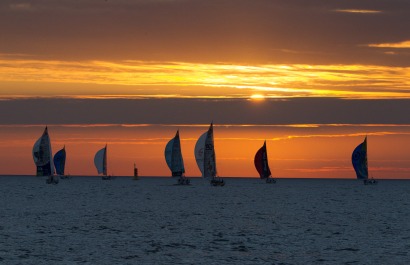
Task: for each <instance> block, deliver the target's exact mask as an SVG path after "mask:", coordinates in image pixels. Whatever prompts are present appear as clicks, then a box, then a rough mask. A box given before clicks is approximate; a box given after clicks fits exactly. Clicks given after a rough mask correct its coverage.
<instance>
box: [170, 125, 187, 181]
mask: <svg viewBox="0 0 410 265" xmlns="http://www.w3.org/2000/svg"><path fill="white" fill-rule="evenodd" d="M165 161H166V162H167V165H168V167H169V169H170V170H171V172H172V176H173V177H177V176H182V174H183V173H185V168H184V160H183V158H182V152H181V142H180V139H179V131H177V133H176V135H175V137H174V138H172V139H171V140H170V141H169V142H168V144H167V145H166V147H165Z"/></svg>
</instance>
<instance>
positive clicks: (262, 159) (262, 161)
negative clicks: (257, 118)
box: [254, 140, 276, 183]
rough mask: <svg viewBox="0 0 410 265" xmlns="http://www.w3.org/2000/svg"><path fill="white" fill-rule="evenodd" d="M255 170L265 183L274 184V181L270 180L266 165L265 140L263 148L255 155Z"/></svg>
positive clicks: (267, 165)
mask: <svg viewBox="0 0 410 265" xmlns="http://www.w3.org/2000/svg"><path fill="white" fill-rule="evenodd" d="M254 163H255V168H256V170H257V171H258V173H259V175H260V178H261V179H266V183H275V182H276V180H275V179H273V178H272V174H271V172H270V168H269V164H268V152H267V150H266V140H265V142H264V143H263V146H262V147H261V148H260V149H259V150H258V151H257V152H256V154H255V160H254Z"/></svg>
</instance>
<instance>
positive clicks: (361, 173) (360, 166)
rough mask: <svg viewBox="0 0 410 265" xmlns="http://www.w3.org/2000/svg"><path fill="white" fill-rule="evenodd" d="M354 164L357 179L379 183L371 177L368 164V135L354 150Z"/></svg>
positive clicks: (366, 182) (365, 182)
mask: <svg viewBox="0 0 410 265" xmlns="http://www.w3.org/2000/svg"><path fill="white" fill-rule="evenodd" d="M352 164H353V168H354V170H355V171H356V176H357V179H359V180H363V183H364V184H365V185H367V184H377V181H376V180H375V179H373V178H372V179H369V170H368V166H367V136H366V137H365V138H364V141H363V143H361V144H359V145H358V146H357V147H356V148H355V149H354V150H353V154H352Z"/></svg>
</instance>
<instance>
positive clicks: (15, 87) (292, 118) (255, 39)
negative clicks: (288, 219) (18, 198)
mask: <svg viewBox="0 0 410 265" xmlns="http://www.w3.org/2000/svg"><path fill="white" fill-rule="evenodd" d="M409 28H410V2H409V1H407V0H360V1H357V0H351V1H349V0H338V1H336V0H312V1H304V0H258V1H255V0H207V1H200V0H116V1H113V0H81V1H77V0H60V1H54V0H37V1H34V0H33V1H28V0H26V1H24V0H3V1H1V2H0V113H2V114H1V116H0V128H1V129H0V136H1V140H0V174H34V172H35V166H34V162H33V161H32V157H31V149H32V146H33V144H34V142H35V141H36V140H37V138H38V137H40V135H41V133H42V131H43V130H44V127H45V126H46V125H47V126H48V127H49V132H50V137H51V140H52V145H53V151H54V152H56V151H57V150H58V149H60V148H62V146H64V145H65V146H66V150H67V156H68V157H67V171H68V172H70V173H71V174H73V175H96V169H95V168H94V165H93V156H94V154H95V152H96V151H97V150H98V149H100V148H101V147H102V146H104V145H105V144H106V143H107V144H108V146H109V153H108V159H109V171H110V169H111V173H112V174H116V175H131V174H132V167H133V163H134V162H135V163H136V164H137V165H138V167H139V169H140V172H141V175H146V176H168V175H170V172H169V170H168V168H167V166H166V163H165V159H164V157H163V153H164V147H165V145H166V143H167V142H168V141H169V140H170V139H171V138H172V137H173V136H174V134H175V132H176V130H178V129H179V130H180V136H181V141H182V149H183V154H184V160H185V163H186V170H187V176H199V175H200V172H199V170H198V168H197V166H196V164H195V161H194V155H193V148H194V145H195V142H196V139H198V137H199V136H200V135H201V134H202V133H203V132H204V131H206V129H207V127H208V126H209V124H210V123H211V122H212V121H213V122H214V124H215V148H216V155H217V159H218V160H217V167H218V172H219V174H220V175H221V176H240V177H257V172H256V170H255V168H254V166H253V157H254V154H255V153H256V151H257V150H258V149H259V148H260V147H261V146H262V145H263V141H264V140H265V139H266V140H267V146H268V157H269V160H270V161H269V162H270V164H271V171H272V173H273V175H274V176H277V177H294V178H303V177H330V178H339V177H343V178H354V177H355V174H354V171H353V169H352V166H351V161H350V157H351V153H352V151H353V149H354V148H355V147H356V146H357V145H358V144H360V143H361V142H362V141H363V139H364V137H365V136H366V135H367V136H368V148H369V170H370V172H371V173H370V174H371V175H372V174H373V176H375V177H378V178H409V177H410V174H409V172H410V152H408V151H407V150H406V149H408V148H403V147H406V146H407V147H408V146H409V144H410V118H409V115H408V113H410V93H409V92H410V78H409V77H410V31H409Z"/></svg>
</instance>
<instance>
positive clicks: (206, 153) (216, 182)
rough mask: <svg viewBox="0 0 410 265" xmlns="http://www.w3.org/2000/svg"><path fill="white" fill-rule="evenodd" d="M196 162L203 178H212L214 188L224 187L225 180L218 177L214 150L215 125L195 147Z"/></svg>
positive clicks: (200, 138)
mask: <svg viewBox="0 0 410 265" xmlns="http://www.w3.org/2000/svg"><path fill="white" fill-rule="evenodd" d="M195 160H196V163H197V165H198V167H199V170H200V171H201V173H202V177H203V178H208V179H209V178H210V179H211V180H210V183H211V185H212V186H224V185H225V182H224V180H223V179H221V178H219V177H217V171H216V161H215V160H216V159H215V149H214V133H213V123H211V125H210V126H209V129H208V131H207V132H205V133H203V134H202V135H201V136H200V137H199V139H198V141H197V142H196V145H195Z"/></svg>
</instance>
